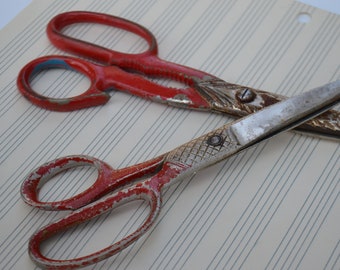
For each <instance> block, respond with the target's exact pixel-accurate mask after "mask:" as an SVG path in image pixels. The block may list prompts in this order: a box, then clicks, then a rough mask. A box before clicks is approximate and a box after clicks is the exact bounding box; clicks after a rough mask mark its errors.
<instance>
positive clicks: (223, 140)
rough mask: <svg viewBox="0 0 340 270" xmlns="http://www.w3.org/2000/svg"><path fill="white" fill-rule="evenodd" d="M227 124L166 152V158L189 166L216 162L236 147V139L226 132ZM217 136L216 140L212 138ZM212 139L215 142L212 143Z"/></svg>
mask: <svg viewBox="0 0 340 270" xmlns="http://www.w3.org/2000/svg"><path fill="white" fill-rule="evenodd" d="M228 127H229V125H225V126H223V127H221V128H219V129H217V130H214V131H212V132H209V133H208V134H205V135H203V136H201V137H199V138H197V139H195V140H192V141H190V142H188V143H186V144H183V145H181V146H179V147H177V148H176V149H174V150H173V151H171V152H170V153H169V154H168V157H167V160H168V161H170V162H174V163H181V164H186V165H188V166H190V167H192V166H195V165H199V164H200V163H202V162H204V164H201V165H202V166H208V165H211V164H213V163H216V162H217V161H219V160H220V159H221V156H222V155H223V156H225V155H228V153H233V152H234V151H235V149H237V148H238V144H237V141H236V140H234V139H233V138H232V137H231V136H230V135H229V134H228ZM212 138H217V139H218V143H217V140H215V139H212ZM212 141H214V142H215V143H212Z"/></svg>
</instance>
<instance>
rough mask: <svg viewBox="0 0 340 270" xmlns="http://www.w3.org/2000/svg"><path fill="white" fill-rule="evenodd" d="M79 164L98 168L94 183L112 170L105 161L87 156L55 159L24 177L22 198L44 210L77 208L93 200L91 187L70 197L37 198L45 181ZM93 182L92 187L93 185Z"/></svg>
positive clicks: (93, 192)
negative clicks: (45, 200) (61, 198)
mask: <svg viewBox="0 0 340 270" xmlns="http://www.w3.org/2000/svg"><path fill="white" fill-rule="evenodd" d="M79 166H93V167H95V168H96V169H97V170H98V178H97V181H96V182H95V184H96V183H97V182H99V181H100V180H101V179H102V178H103V177H104V176H106V174H107V173H106V172H107V171H110V172H111V171H112V168H111V167H110V166H109V165H107V164H106V163H104V162H102V161H100V160H98V159H95V158H93V157H89V156H82V155H74V156H67V157H63V158H59V159H55V160H52V161H50V162H48V163H45V164H43V165H42V166H40V167H38V168H37V169H35V170H34V171H32V172H31V173H30V174H29V175H28V176H27V177H26V179H25V181H24V182H23V183H22V186H21V196H22V198H23V200H24V201H25V202H26V203H27V204H29V205H31V206H34V207H38V208H41V209H44V210H67V209H77V208H79V207H81V206H83V205H85V204H88V203H89V202H90V201H93V199H95V198H96V197H95V192H96V190H95V189H93V188H92V190H93V191H92V192H89V191H88V190H90V189H91V188H89V189H88V190H86V191H84V192H82V193H80V194H78V195H76V196H74V197H72V198H69V199H66V200H62V201H55V202H42V201H40V200H39V198H38V197H39V190H40V189H41V187H42V186H43V185H44V184H45V183H46V182H47V181H49V180H50V179H51V178H53V177H54V176H55V175H57V174H58V173H61V172H63V171H65V170H67V169H70V168H74V167H79ZM95 184H94V185H93V186H92V187H94V186H95Z"/></svg>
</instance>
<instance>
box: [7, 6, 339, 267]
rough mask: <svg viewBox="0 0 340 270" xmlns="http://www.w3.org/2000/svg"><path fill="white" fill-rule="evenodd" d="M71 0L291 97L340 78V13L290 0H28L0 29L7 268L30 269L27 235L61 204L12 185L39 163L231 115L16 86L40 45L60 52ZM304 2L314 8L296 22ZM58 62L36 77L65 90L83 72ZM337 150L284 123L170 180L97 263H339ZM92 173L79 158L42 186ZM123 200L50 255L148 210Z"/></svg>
mask: <svg viewBox="0 0 340 270" xmlns="http://www.w3.org/2000/svg"><path fill="white" fill-rule="evenodd" d="M67 10H92V11H97V12H105V13H110V14H114V15H117V16H122V17H124V18H127V19H131V20H133V21H136V22H138V23H140V24H142V25H144V26H145V27H147V28H149V29H150V30H151V31H152V32H153V33H154V34H155V36H156V37H157V40H158V43H159V53H160V57H162V58H164V59H167V60H169V61H173V62H176V63H180V64H184V65H188V66H191V67H194V68H197V69H202V70H205V71H207V72H209V73H212V74H214V75H216V76H219V77H220V78H222V79H224V80H227V81H230V82H234V83H239V84H245V85H249V86H252V87H255V88H260V89H263V90H267V91H272V92H277V93H280V94H283V95H287V96H291V95H294V94H296V93H299V92H302V91H305V90H307V89H309V88H313V87H315V86H318V85H321V84H324V83H327V82H330V81H333V80H336V79H339V78H340V69H339V57H338V55H339V53H338V52H339V48H340V46H339V45H340V44H339V36H340V30H339V29H340V20H339V16H337V15H335V14H330V13H327V12H324V11H320V10H318V9H316V8H313V7H309V6H306V5H303V4H301V3H298V2H294V1H269V0H262V1H256V2H254V1H203V0H202V1H170V0H169V1H161V0H159V1H156V0H143V1H110V2H108V1H105V2H104V1H101V2H93V1H90V0H87V1H66V0H60V1H46V0H44V1H42V0H41V1H39V0H36V1H33V2H32V4H31V5H30V6H29V7H28V8H27V9H25V11H24V12H23V13H22V14H21V16H20V17H17V18H16V19H15V20H14V21H13V22H11V23H10V24H9V25H8V27H5V28H4V29H3V30H2V31H1V32H0V34H1V37H6V38H1V40H0V48H1V69H0V77H1V80H0V81H1V85H2V87H1V114H0V115H1V117H0V124H1V127H2V128H1V140H0V141H1V148H0V149H1V150H0V151H1V155H0V158H1V160H0V171H1V175H2V179H1V190H0V196H1V199H2V200H1V208H0V209H1V212H0V228H1V238H0V239H1V240H0V241H1V242H0V246H1V251H0V266H1V269H35V266H34V264H33V263H32V262H31V260H30V259H29V257H28V254H27V241H28V238H29V236H30V235H31V234H32V233H33V232H34V230H35V229H37V228H39V227H41V226H43V225H44V224H47V223H48V222H52V221H53V220H55V219H56V218H57V217H62V216H63V215H64V214H65V213H54V212H44V211H39V210H35V209H33V210H32V209H31V208H30V207H29V206H27V205H25V204H24V203H23V202H22V200H21V198H20V194H19V188H20V184H21V182H22V181H23V179H24V177H25V175H26V174H27V173H29V172H30V171H31V170H32V169H33V168H35V167H37V166H38V165H41V164H42V163H44V162H46V161H49V160H51V159H54V158H56V157H60V156H64V155H69V154H88V155H92V156H96V157H97V158H100V159H103V160H105V161H106V162H107V163H109V164H111V165H112V166H113V167H125V166H128V165H131V164H135V163H137V162H141V161H144V160H147V159H149V158H152V157H155V156H157V155H159V154H161V153H164V152H165V151H167V150H170V149H172V148H174V147H176V146H177V145H179V144H180V143H183V142H186V141H187V140H190V139H192V138H194V137H197V136H199V135H200V134H203V133H204V132H207V131H210V130H212V129H213V128H215V127H218V126H220V125H222V124H224V123H225V122H226V121H230V120H231V118H228V117H225V116H221V115H215V114H210V113H206V112H193V111H187V110H182V109H177V108H171V107H167V106H164V105H160V104H155V103H151V102H149V101H146V100H142V99H139V98H136V97H132V96H130V95H127V94H124V93H114V94H113V96H112V98H111V100H110V102H109V103H108V104H107V105H105V106H102V107H97V108H91V109H87V110H81V111H78V112H72V113H57V112H50V111H46V110H43V109H40V108H37V107H35V106H33V105H32V104H30V103H29V102H28V101H27V100H25V99H24V98H23V97H22V96H21V95H20V94H19V93H18V91H17V88H16V84H15V81H16V76H17V74H18V72H19V70H20V69H21V67H22V66H23V65H24V64H25V63H27V62H29V61H31V60H32V59H34V58H36V57H39V56H42V55H48V54H64V53H63V52H60V51H59V50H57V49H56V48H54V47H53V46H52V45H51V44H50V43H49V41H48V39H47V37H46V35H45V26H46V24H47V22H48V21H49V20H50V19H51V18H52V17H53V16H54V15H56V14H58V13H60V12H63V11H67ZM300 13H308V14H310V15H311V18H312V20H311V21H310V22H309V23H307V24H302V23H300V22H299V21H298V20H297V17H298V15H299V14H300ZM70 31H71V32H72V33H73V34H74V36H77V35H78V36H79V37H82V36H84V35H85V33H86V35H87V36H88V38H93V39H97V41H98V42H102V44H103V45H105V46H113V48H121V47H127V46H126V45H125V44H128V47H127V48H126V49H127V50H131V49H137V50H138V49H141V48H142V45H140V43H138V42H137V43H136V42H135V41H131V42H127V39H128V38H127V39H126V38H121V36H120V33H118V32H117V33H116V32H115V31H114V30H112V29H110V30H109V29H106V28H105V29H102V30H101V29H98V28H97V27H95V28H88V27H87V26H84V27H80V28H75V29H73V30H72V29H71V30H70ZM106 31H112V32H106ZM109 33H113V34H109ZM117 37H118V38H117ZM117 40H118V41H117ZM136 44H137V45H136ZM115 46H116V47H115ZM57 74H58V76H59V79H58V80H55V79H54V78H56V77H55V73H53V72H52V73H48V74H47V75H46V76H44V77H43V78H40V80H37V83H36V86H37V87H38V88H39V89H40V91H42V92H44V91H46V92H45V93H54V94H55V93H56V92H62V91H66V92H65V94H67V92H70V90H72V93H75V92H77V91H80V90H81V89H82V87H85V86H86V84H87V81H86V79H83V78H82V77H80V76H77V74H73V73H71V74H69V73H67V72H66V73H58V72H57ZM69 94H70V93H69ZM339 153H340V150H339V144H338V143H336V142H331V141H325V140H319V139H315V138H309V137H306V136H301V135H297V134H294V133H286V134H282V135H279V136H278V137H276V138H274V139H272V140H270V141H268V142H266V143H263V144H261V145H259V146H257V147H255V148H252V149H250V150H248V151H246V152H244V153H241V154H240V155H238V156H235V157H233V158H231V159H229V160H227V161H225V162H222V163H220V164H218V165H216V166H214V167H211V168H208V169H206V170H204V171H202V172H199V173H198V175H197V176H195V177H194V178H193V179H188V180H187V181H185V182H182V183H179V184H177V185H175V186H172V187H170V188H169V189H168V190H166V191H165V193H164V207H163V210H162V214H161V216H160V219H159V222H158V223H157V224H156V226H155V227H154V228H153V229H152V230H151V231H150V232H149V233H148V234H147V235H146V236H145V237H144V238H143V239H141V240H140V241H138V242H137V243H136V244H135V245H133V246H131V247H129V248H128V249H126V250H125V251H123V252H122V253H120V254H119V255H117V256H114V257H112V258H110V259H108V260H106V261H103V262H101V263H99V264H98V265H96V266H95V269H234V268H242V269H265V268H267V269H277V268H282V269H292V268H299V269H339V266H340V265H339V263H340V261H339V254H340V246H339V243H340V240H339V239H340V237H339V229H338V228H339V225H340V224H339V222H340V219H339V210H340V209H339V207H340V204H339V168H340V166H339V165H340V162H339ZM87 177H88V178H89V180H85V179H87ZM94 177H95V173H94V172H93V171H91V170H81V171H77V170H76V171H74V172H72V173H70V174H68V175H66V176H65V177H63V178H61V179H58V180H59V181H56V182H57V183H53V184H56V185H57V187H56V188H54V187H53V188H52V186H49V188H47V189H45V190H44V194H45V195H44V198H46V199H53V198H60V197H65V196H70V194H74V193H76V192H79V190H83V189H84V187H86V186H88V185H89V184H90V182H91V181H90V180H91V179H92V180H93V179H94ZM71 179H72V180H71ZM84 181H85V183H84ZM134 206H136V207H139V205H138V204H137V205H134ZM129 209H130V211H128V213H127V214H124V213H125V212H124V211H118V213H116V212H115V213H112V214H111V215H105V216H104V217H102V218H101V219H99V220H97V221H95V222H91V223H89V224H88V225H87V226H85V227H84V228H83V230H82V231H80V230H77V231H76V232H75V233H73V234H67V235H66V236H65V237H64V238H62V241H64V240H65V241H66V243H63V242H61V241H56V242H57V243H56V244H55V246H53V245H49V246H48V247H47V250H48V252H49V255H51V256H57V257H58V256H61V257H65V256H66V257H72V256H78V255H79V254H86V252H87V251H88V250H95V249H96V248H98V246H102V247H103V246H105V244H107V243H108V242H110V241H113V240H114V239H115V238H114V237H115V235H118V236H119V235H121V234H122V233H125V231H124V230H126V229H128V228H129V227H130V226H133V224H136V223H138V220H140V219H141V217H139V215H142V216H143V215H144V214H145V211H144V210H145V209H144V206H143V205H142V206H141V207H139V210H138V211H137V212H136V213H135V212H133V207H129ZM122 210H124V209H122ZM124 217H131V219H130V220H129V221H126V220H127V219H126V218H124ZM104 221H105V222H104ZM111 222H113V223H114V225H112V223H111ZM126 222H127V223H126ZM120 228H123V231H120ZM88 269H93V267H89V268H88Z"/></svg>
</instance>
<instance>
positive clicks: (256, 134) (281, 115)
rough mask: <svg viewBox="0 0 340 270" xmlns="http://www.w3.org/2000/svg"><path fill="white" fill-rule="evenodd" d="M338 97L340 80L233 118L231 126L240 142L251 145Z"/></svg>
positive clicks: (313, 112) (305, 116) (309, 117)
mask: <svg viewBox="0 0 340 270" xmlns="http://www.w3.org/2000/svg"><path fill="white" fill-rule="evenodd" d="M339 101H340V80H339V81H335V82H332V83H329V84H326V85H323V86H320V87H318V88H315V89H313V90H310V91H308V92H306V93H303V94H301V95H298V96H295V97H292V98H290V99H287V100H285V101H282V102H280V103H276V104H274V105H272V106H270V107H267V108H264V109H263V110H261V111H260V112H257V113H254V114H252V115H250V116H248V117H246V118H243V119H242V120H240V121H238V122H236V123H235V124H233V125H232V126H231V128H230V130H231V131H232V133H233V134H234V135H235V138H236V139H237V140H238V142H239V143H240V144H241V145H244V146H246V145H251V144H254V143H256V142H258V141H261V140H263V139H266V138H268V137H271V136H273V135H275V134H277V133H279V132H282V131H284V130H288V129H291V128H293V127H295V126H297V125H299V124H301V123H303V122H305V121H307V120H309V119H311V118H313V117H315V116H316V115H319V114H321V113H323V112H325V111H327V110H328V109H329V108H330V107H332V106H334V105H335V104H337V103H338V102H339ZM338 121H340V119H338ZM338 139H340V138H338Z"/></svg>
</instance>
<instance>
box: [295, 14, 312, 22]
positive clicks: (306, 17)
mask: <svg viewBox="0 0 340 270" xmlns="http://www.w3.org/2000/svg"><path fill="white" fill-rule="evenodd" d="M297 20H298V22H299V23H304V24H306V23H309V22H310V21H311V20H312V16H311V15H310V14H309V13H307V12H301V13H299V14H298V16H297Z"/></svg>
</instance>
